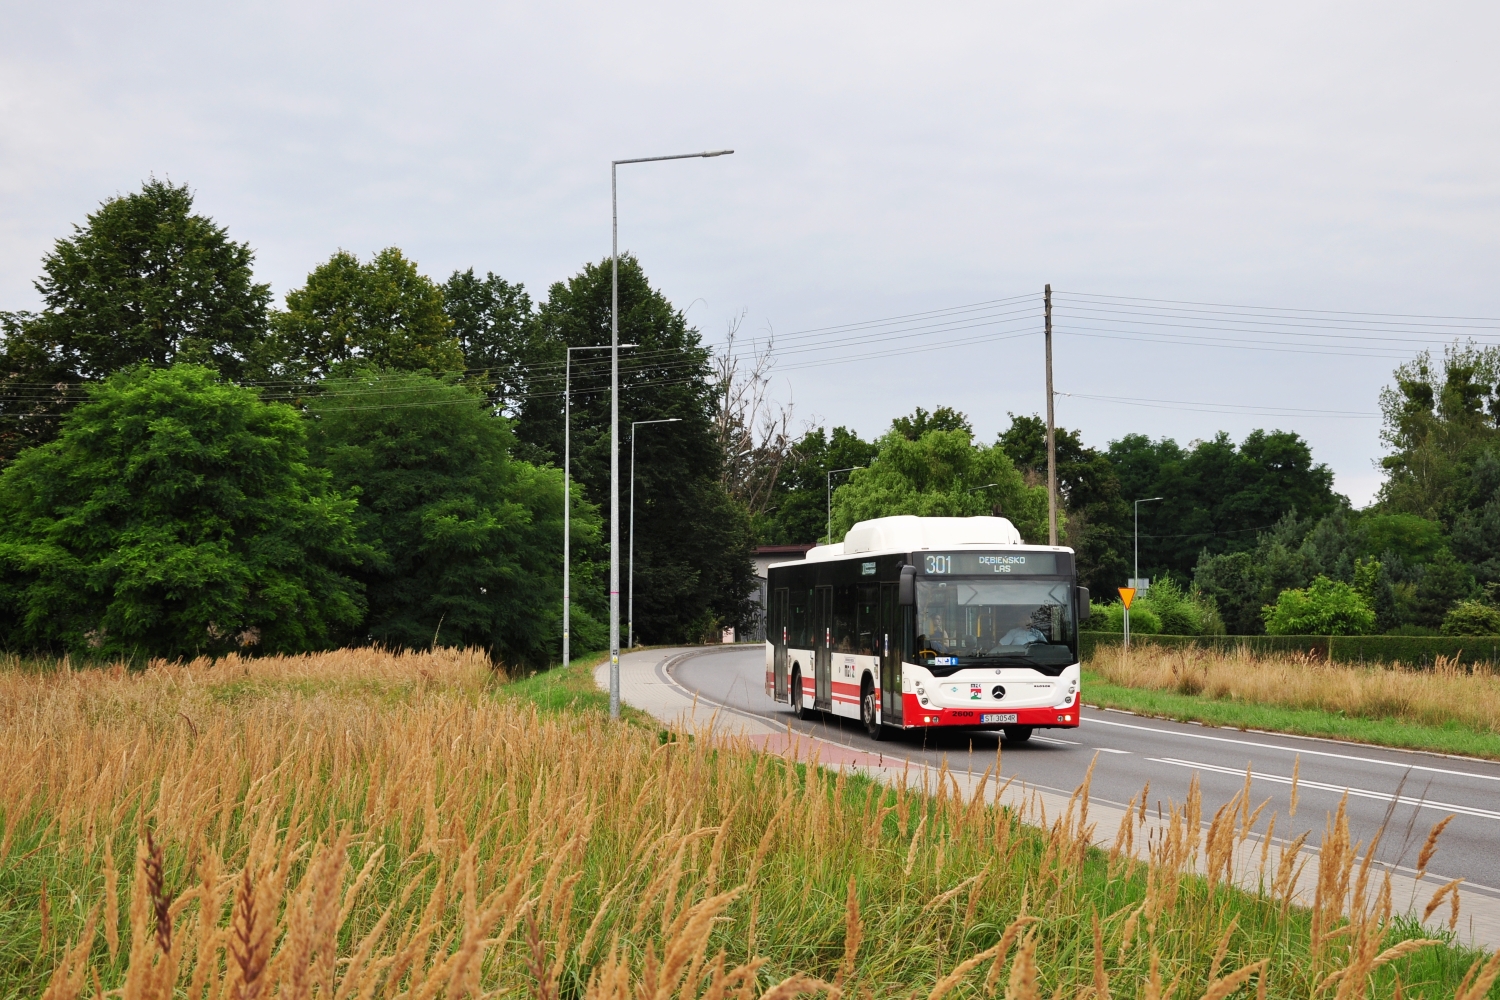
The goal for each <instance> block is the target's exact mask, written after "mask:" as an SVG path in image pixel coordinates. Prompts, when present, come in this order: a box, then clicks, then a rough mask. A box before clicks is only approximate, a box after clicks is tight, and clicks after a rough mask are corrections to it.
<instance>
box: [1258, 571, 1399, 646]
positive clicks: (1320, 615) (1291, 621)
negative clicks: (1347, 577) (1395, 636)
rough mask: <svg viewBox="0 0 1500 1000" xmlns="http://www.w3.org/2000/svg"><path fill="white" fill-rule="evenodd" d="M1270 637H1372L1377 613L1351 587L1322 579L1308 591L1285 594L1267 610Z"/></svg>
mask: <svg viewBox="0 0 1500 1000" xmlns="http://www.w3.org/2000/svg"><path fill="white" fill-rule="evenodd" d="M1263 613H1264V615H1265V619H1266V632H1267V633H1269V634H1270V635H1368V634H1369V633H1370V632H1372V631H1373V630H1374V628H1375V612H1374V611H1372V610H1371V609H1370V606H1369V605H1368V604H1366V603H1365V599H1364V598H1363V597H1361V596H1360V594H1359V591H1357V590H1355V589H1354V588H1353V587H1351V586H1350V585H1349V584H1347V583H1340V582H1339V581H1337V580H1330V579H1328V577H1326V576H1319V577H1317V578H1316V579H1315V580H1313V582H1312V584H1311V585H1310V586H1309V587H1308V588H1307V589H1305V590H1302V589H1291V590H1283V591H1282V592H1281V593H1280V594H1279V595H1277V598H1276V603H1275V604H1274V605H1267V607H1266V608H1265V610H1264V612H1263Z"/></svg>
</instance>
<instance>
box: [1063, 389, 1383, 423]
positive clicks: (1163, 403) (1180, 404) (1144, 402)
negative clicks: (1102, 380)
mask: <svg viewBox="0 0 1500 1000" xmlns="http://www.w3.org/2000/svg"><path fill="white" fill-rule="evenodd" d="M1058 395H1059V396H1068V397H1070V398H1073V399H1094V400H1099V401H1102V402H1106V403H1123V404H1126V405H1130V406H1145V407H1150V408H1153V409H1187V410H1191V411H1195V412H1199V413H1240V412H1244V413H1256V414H1261V415H1264V416H1269V417H1330V418H1341V419H1357V420H1368V419H1370V418H1373V417H1379V416H1380V414H1379V413H1367V412H1363V411H1360V410H1316V409H1308V408H1304V407H1274V406H1248V405H1242V404H1239V403H1208V402H1201V401H1198V400H1191V399H1147V398H1141V397H1136V396H1097V395H1093V394H1090V393H1086V392H1059V393H1058ZM1200 407H1201V409H1200Z"/></svg>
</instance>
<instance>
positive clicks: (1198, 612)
mask: <svg viewBox="0 0 1500 1000" xmlns="http://www.w3.org/2000/svg"><path fill="white" fill-rule="evenodd" d="M1124 623H1125V610H1124V607H1123V606H1122V605H1121V604H1120V603H1119V602H1116V603H1114V604H1106V605H1103V606H1098V605H1096V606H1095V609H1094V616H1093V618H1091V619H1088V620H1087V622H1086V624H1087V625H1088V626H1089V627H1091V628H1096V629H1099V630H1101V631H1107V632H1123V631H1124V628H1125V624H1124ZM1130 631H1131V632H1132V633H1134V634H1136V635H1154V634H1158V633H1161V634H1165V635H1223V634H1224V620H1223V619H1222V618H1220V617H1219V609H1218V606H1217V604H1215V602H1214V599H1213V598H1212V597H1208V596H1206V595H1205V594H1203V593H1202V592H1200V591H1198V590H1193V591H1191V592H1187V591H1184V590H1183V589H1182V588H1181V587H1179V586H1178V585H1177V584H1176V583H1174V582H1172V580H1171V579H1170V578H1163V579H1161V580H1159V581H1157V582H1156V583H1153V584H1152V585H1151V589H1150V590H1148V591H1146V592H1145V593H1139V594H1136V596H1135V601H1134V602H1132V603H1131V605H1130Z"/></svg>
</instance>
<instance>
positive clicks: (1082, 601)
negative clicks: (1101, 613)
mask: <svg viewBox="0 0 1500 1000" xmlns="http://www.w3.org/2000/svg"><path fill="white" fill-rule="evenodd" d="M1092 617H1094V609H1093V608H1091V607H1089V588H1087V587H1079V588H1078V620H1079V621H1080V622H1086V621H1088V620H1089V619H1090V618H1092Z"/></svg>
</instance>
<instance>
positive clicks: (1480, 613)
mask: <svg viewBox="0 0 1500 1000" xmlns="http://www.w3.org/2000/svg"><path fill="white" fill-rule="evenodd" d="M1442 632H1443V634H1444V635H1500V608H1497V607H1495V606H1494V605H1492V604H1485V603H1484V602H1483V601H1459V602H1458V603H1457V604H1455V605H1453V607H1451V608H1449V609H1448V613H1447V614H1445V615H1444V616H1443V627H1442Z"/></svg>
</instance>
